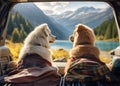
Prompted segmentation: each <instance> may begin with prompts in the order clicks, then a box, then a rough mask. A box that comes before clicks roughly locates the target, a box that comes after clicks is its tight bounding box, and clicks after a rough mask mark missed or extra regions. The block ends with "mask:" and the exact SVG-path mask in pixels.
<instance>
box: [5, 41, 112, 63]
mask: <svg viewBox="0 0 120 86" xmlns="http://www.w3.org/2000/svg"><path fill="white" fill-rule="evenodd" d="M6 46H8V47H9V48H10V51H11V54H12V57H13V59H14V60H15V61H17V60H18V56H19V53H20V50H21V48H22V46H23V43H12V42H10V41H8V40H7V41H6ZM51 51H52V57H53V59H56V58H60V57H65V58H66V59H67V60H68V59H69V51H68V50H65V49H63V48H59V49H51ZM100 59H101V61H103V62H105V63H109V62H110V61H111V59H110V55H109V54H108V51H101V55H100Z"/></svg>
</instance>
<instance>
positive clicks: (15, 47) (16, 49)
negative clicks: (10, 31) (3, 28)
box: [6, 40, 23, 61]
mask: <svg viewBox="0 0 120 86" xmlns="http://www.w3.org/2000/svg"><path fill="white" fill-rule="evenodd" d="M6 46H8V47H9V49H10V52H11V54H12V57H13V60H15V61H17V60H18V56H19V53H20V50H21V48H22V46H23V43H13V42H11V41H8V40H7V41H6Z"/></svg>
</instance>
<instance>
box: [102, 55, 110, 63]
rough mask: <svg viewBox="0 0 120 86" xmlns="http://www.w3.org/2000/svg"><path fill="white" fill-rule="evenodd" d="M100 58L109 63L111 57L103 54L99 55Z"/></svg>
mask: <svg viewBox="0 0 120 86" xmlns="http://www.w3.org/2000/svg"><path fill="white" fill-rule="evenodd" d="M100 60H101V61H102V62H105V63H109V62H110V61H111V60H112V59H111V58H109V57H105V56H102V55H100Z"/></svg>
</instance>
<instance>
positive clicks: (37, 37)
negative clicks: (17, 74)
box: [19, 24, 56, 62]
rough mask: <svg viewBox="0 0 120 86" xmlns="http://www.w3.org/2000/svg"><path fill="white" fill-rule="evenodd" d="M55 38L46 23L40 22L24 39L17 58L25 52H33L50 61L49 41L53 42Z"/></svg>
mask: <svg viewBox="0 0 120 86" xmlns="http://www.w3.org/2000/svg"><path fill="white" fill-rule="evenodd" d="M55 38H56V37H55V36H53V35H52V34H51V31H50V29H49V27H48V25H47V24H41V25H40V26H38V27H36V28H35V29H34V30H33V31H32V32H31V33H30V34H29V35H28V36H27V38H26V39H25V41H24V46H23V48H22V50H21V52H20V56H19V59H22V58H23V57H24V55H25V54H32V53H34V54H38V55H40V56H41V57H43V58H44V59H45V60H47V61H49V62H52V60H51V52H50V50H49V48H50V45H49V43H53V42H54V41H55Z"/></svg>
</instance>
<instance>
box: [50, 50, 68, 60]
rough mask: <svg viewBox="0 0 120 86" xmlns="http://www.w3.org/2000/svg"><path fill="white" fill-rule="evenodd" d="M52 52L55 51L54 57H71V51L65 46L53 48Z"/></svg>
mask: <svg viewBox="0 0 120 86" xmlns="http://www.w3.org/2000/svg"><path fill="white" fill-rule="evenodd" d="M52 53H53V55H52V57H53V59H56V58H60V57H65V58H66V59H68V58H69V51H68V50H65V49H63V48H59V49H52Z"/></svg>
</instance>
